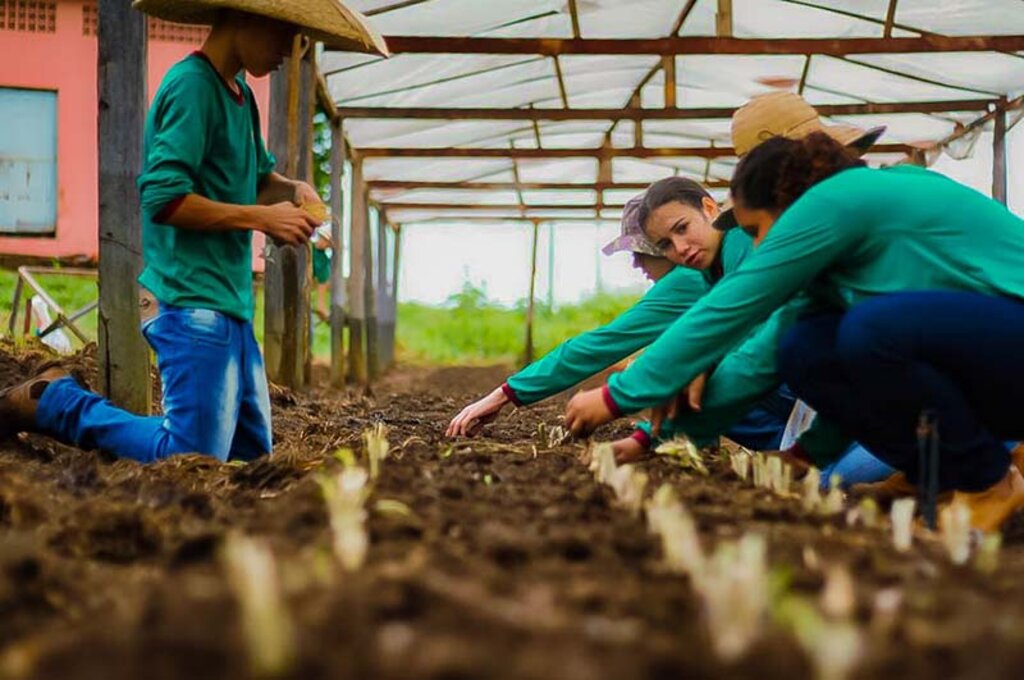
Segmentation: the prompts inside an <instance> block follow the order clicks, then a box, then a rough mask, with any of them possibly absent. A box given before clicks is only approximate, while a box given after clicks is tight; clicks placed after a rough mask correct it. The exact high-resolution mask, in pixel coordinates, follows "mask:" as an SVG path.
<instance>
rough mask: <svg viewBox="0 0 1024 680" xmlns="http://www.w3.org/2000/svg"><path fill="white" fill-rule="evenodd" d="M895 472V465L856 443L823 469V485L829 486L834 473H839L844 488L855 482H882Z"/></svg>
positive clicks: (823, 486) (825, 487)
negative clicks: (880, 458)
mask: <svg viewBox="0 0 1024 680" xmlns="http://www.w3.org/2000/svg"><path fill="white" fill-rule="evenodd" d="M894 472H896V469H895V468H894V467H892V466H891V465H888V464H887V463H885V462H883V461H881V460H879V459H878V458H876V457H875V456H873V455H872V454H871V452H870V451H868V450H867V449H865V448H864V447H863V446H861V445H860V444H854V445H853V446H851V447H850V448H848V449H847V450H846V451H845V452H844V453H843V455H842V457H841V458H840V459H839V460H837V461H836V462H835V463H832V465H829V466H828V467H827V468H825V469H824V470H822V471H821V487H822V488H823V489H827V488H828V486H829V480H830V479H831V477H832V475H839V479H840V483H841V484H842V486H843V488H844V489H848V488H849V487H851V486H853V485H854V484H870V483H872V482H880V481H882V480H883V479H885V478H886V477H889V476H890V475H892V474H893V473H894Z"/></svg>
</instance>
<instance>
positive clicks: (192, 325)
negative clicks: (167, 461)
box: [146, 307, 242, 461]
mask: <svg viewBox="0 0 1024 680" xmlns="http://www.w3.org/2000/svg"><path fill="white" fill-rule="evenodd" d="M237 324H238V322H237V320H235V319H232V318H231V317H229V316H227V315H225V314H222V313H221V312H217V311H214V310H209V309H191V308H187V309H186V308H177V307H170V308H168V307H165V308H164V309H163V310H162V311H161V313H160V315H159V316H157V317H156V318H155V319H154V320H153V321H152V322H150V324H149V325H148V326H147V327H146V337H147V338H148V339H149V342H150V344H152V346H153V349H155V350H156V354H157V361H158V363H159V366H160V377H161V380H162V381H163V401H164V422H163V428H164V430H165V432H166V433H167V436H166V437H165V438H164V440H163V441H162V442H161V446H160V450H159V453H158V456H157V457H159V458H162V457H164V456H167V455H171V454H174V453H204V454H207V455H210V456H213V457H215V458H217V459H218V460H221V461H226V460H227V459H228V452H229V451H230V449H231V440H232V438H233V437H234V433H235V427H236V425H237V422H238V412H239V407H240V404H241V394H242V361H241V355H242V352H241V348H242V343H241V337H240V334H239V332H238V328H237Z"/></svg>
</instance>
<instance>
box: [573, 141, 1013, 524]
mask: <svg viewBox="0 0 1024 680" xmlns="http://www.w3.org/2000/svg"><path fill="white" fill-rule="evenodd" d="M731 189H732V195H733V198H734V200H735V202H736V211H735V214H736V218H737V222H738V223H739V225H740V226H742V227H743V229H744V230H745V231H747V232H749V233H750V234H752V235H754V237H755V239H756V240H757V241H758V243H759V246H758V248H757V249H756V250H755V251H754V252H753V253H752V254H751V255H750V256H749V257H748V258H747V260H746V262H745V263H744V265H743V266H742V267H740V269H739V270H737V271H736V272H734V273H733V274H732V275H731V276H729V277H727V278H726V279H724V280H723V281H722V282H721V283H720V284H719V285H718V286H716V287H715V289H714V290H712V291H711V292H710V293H709V294H708V295H706V296H705V297H704V298H702V299H701V301H700V302H698V303H697V304H696V305H694V306H693V308H691V309H690V310H689V311H688V312H687V313H686V314H684V315H683V316H682V317H681V318H680V319H679V320H678V321H677V322H676V323H675V324H673V326H672V327H671V328H670V329H669V330H668V331H666V332H665V333H664V334H663V335H662V336H661V337H660V338H659V339H658V340H657V341H656V342H655V343H653V344H652V345H651V346H650V347H649V348H648V349H647V351H646V352H644V354H643V355H641V356H640V357H639V358H638V359H637V360H636V361H635V362H634V363H633V364H632V365H631V366H630V367H628V368H627V369H626V370H625V371H623V372H621V373H618V374H616V375H613V376H611V378H610V379H609V381H608V384H607V385H606V386H605V388H604V389H599V390H591V391H590V392H584V393H581V394H579V395H577V396H576V397H574V398H573V400H572V401H571V402H570V403H569V406H568V409H567V414H566V423H567V425H568V426H569V427H570V429H571V430H572V431H573V432H575V433H582V432H586V431H589V430H591V429H593V428H594V427H596V426H598V425H600V424H602V423H605V422H608V421H609V420H611V419H612V418H613V417H614V416H615V414H616V412H617V411H621V412H632V411H636V410H639V409H641V408H644V407H648V406H653V405H657V404H660V403H664V402H665V401H667V400H668V399H669V398H671V397H673V395H675V394H676V393H677V392H679V391H680V390H681V389H682V388H683V387H685V386H686V385H687V384H688V383H689V382H690V381H692V380H693V379H694V378H695V377H696V376H697V375H699V374H700V373H701V372H703V371H705V370H707V369H708V368H709V367H710V366H711V365H712V364H713V363H714V362H715V361H717V360H718V359H719V358H720V357H722V356H723V355H724V354H725V353H726V351H727V348H729V347H731V346H733V345H734V344H735V343H736V342H738V341H740V340H741V339H742V338H743V337H745V336H746V335H747V334H749V333H750V331H751V329H752V328H754V327H756V325H757V324H758V323H760V322H762V321H763V320H764V319H766V318H768V317H769V316H770V315H771V314H773V313H774V312H775V311H776V310H777V309H778V308H779V307H780V306H782V305H785V304H786V303H787V302H789V301H790V300H792V299H793V298H794V297H795V296H796V295H798V294H799V293H801V292H804V293H806V294H807V295H808V297H809V298H810V299H812V300H814V301H823V300H826V301H828V304H827V305H822V306H820V307H819V308H818V310H817V311H816V312H814V313H808V314H805V315H803V316H801V317H800V318H798V319H796V320H795V321H794V323H792V325H791V327H790V328H788V329H787V331H786V333H785V335H784V336H783V337H782V339H781V341H780V342H779V345H778V362H779V374H780V376H781V377H782V379H783V380H784V381H785V382H786V383H787V384H788V385H789V386H790V388H791V389H792V390H793V391H794V392H795V393H796V394H797V396H799V397H800V398H801V399H803V400H804V401H806V402H807V403H808V404H810V405H811V406H812V407H814V408H815V409H816V410H817V411H818V413H819V414H821V415H822V416H823V417H825V418H827V419H828V420H830V421H832V422H834V423H836V424H837V425H838V426H839V428H840V429H841V430H842V431H843V432H844V433H846V434H848V435H849V436H852V437H854V438H855V439H856V440H857V441H860V442H862V443H864V445H865V446H867V447H868V448H869V449H870V450H871V451H872V452H874V453H875V454H876V455H878V457H879V458H881V459H882V460H883V461H885V462H886V463H888V464H890V465H892V466H893V467H894V468H896V469H897V470H899V471H901V472H902V473H903V474H904V475H905V476H906V478H907V479H908V481H909V482H910V483H911V484H913V483H916V481H917V479H918V477H919V472H920V471H919V470H918V469H917V444H916V436H915V430H916V426H917V422H918V419H919V417H920V415H921V413H922V412H924V411H931V412H933V413H934V414H935V415H936V417H937V419H938V427H939V432H940V433H941V440H940V469H939V471H938V477H939V485H940V489H942V490H950V491H954V492H955V494H954V497H955V498H954V500H960V501H962V502H964V503H966V504H967V506H968V507H969V508H970V509H971V511H972V523H973V525H974V526H975V528H977V529H980V530H982V531H993V530H996V529H998V528H999V527H1000V526H1001V525H1002V523H1003V522H1004V521H1005V520H1006V519H1007V518H1008V517H1009V516H1010V515H1011V514H1012V513H1013V512H1014V511H1015V510H1017V509H1018V508H1020V507H1021V506H1024V478H1022V476H1021V473H1020V471H1019V470H1018V468H1017V466H1016V465H1013V464H1011V456H1010V454H1009V452H1008V451H1007V449H1006V448H1005V446H1004V445H1003V444H1002V440H1005V439H1017V438H1020V437H1022V436H1024V421H1022V420H1021V419H1020V417H1019V409H1018V408H1017V404H1019V403H1020V401H1021V399H1022V398H1024V380H1021V376H1024V354H1022V353H1021V352H1020V351H1019V349H1020V346H1021V343H1022V342H1024V304H1022V297H1024V220H1021V219H1020V218H1018V217H1016V216H1015V215H1013V214H1012V213H1010V212H1009V211H1008V210H1007V209H1006V208H1005V207H1004V206H1002V205H1000V204H999V203H997V202H995V201H993V200H992V199H990V198H988V197H986V196H984V195H982V194H980V193H978V192H976V191H974V190H972V189H970V188H968V187H965V186H963V185H961V184H959V183H957V182H955V181H953V180H951V179H949V178H947V177H944V176H942V175H940V174H938V173H934V172H931V171H928V170H925V169H922V168H917V167H911V166H899V167H894V168H886V169H881V170H874V169H870V168H867V167H865V165H864V163H863V162H862V161H860V160H859V159H858V158H857V157H856V156H854V155H852V154H851V153H850V152H849V151H847V150H846V149H844V148H843V147H842V146H841V145H839V144H837V143H836V142H835V141H834V140H832V139H830V138H829V137H828V136H827V135H824V134H819V133H815V134H812V135H810V136H809V137H807V138H806V139H804V140H801V141H793V140H788V139H783V138H776V139H770V140H768V141H766V142H764V143H763V144H762V145H761V146H759V147H758V148H756V149H754V150H753V151H751V152H750V153H749V154H748V155H747V156H746V157H745V158H744V159H743V160H742V161H741V162H740V164H739V166H738V167H737V170H736V173H735V176H734V177H733V180H732V186H731ZM684 340H685V341H684ZM655 377H656V378H657V379H655ZM610 406H613V407H614V408H610Z"/></svg>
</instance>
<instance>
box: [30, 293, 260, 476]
mask: <svg viewBox="0 0 1024 680" xmlns="http://www.w3.org/2000/svg"><path fill="white" fill-rule="evenodd" d="M142 333H143V335H144V336H145V337H146V340H147V342H149V344H150V346H151V347H152V348H153V350H154V351H155V352H156V357H157V365H158V367H159V369H160V379H161V381H162V383H163V405H164V415H163V416H150V417H144V416H138V415H135V414H132V413H128V412H127V411H123V410H121V409H119V408H117V407H116V406H114V405H113V404H111V403H110V402H109V401H107V400H106V399H103V398H102V397H100V396H99V395H97V394H95V393H93V392H89V391H88V390H85V389H83V388H82V387H80V386H79V385H78V383H76V382H75V381H74V380H72V379H71V378H63V379H61V380H58V381H56V382H53V383H51V384H50V386H49V387H47V388H46V390H45V391H44V392H43V395H42V397H41V398H40V400H39V408H38V411H37V414H36V421H37V424H38V426H39V428H40V429H41V430H42V431H43V432H45V433H47V434H49V435H51V436H53V437H54V438H56V439H58V440H60V441H63V442H65V443H68V444H72V445H74V446H77V447H79V448H83V449H102V450H104V451H107V452H109V453H112V454H114V455H116V456H118V457H120V458H131V459H133V460H137V461H140V462H143V463H149V462H152V461H155V460H160V459H161V458H166V457H167V456H171V455H174V454H176V453H204V454H207V455H210V456H213V457H215V458H217V459H218V460H221V461H226V460H228V459H229V458H231V459H240V460H252V459H254V458H256V457H257V456H260V455H262V454H264V453H270V451H271V448H272V441H273V440H272V434H271V427H270V396H269V392H268V390H267V376H266V372H265V371H264V368H263V357H262V356H261V355H260V349H259V346H258V345H257V344H256V337H255V336H254V335H253V330H252V323H251V322H248V321H242V320H240V319H236V318H233V317H230V316H227V315H225V314H222V313H220V312H215V311H213V310H210V309H186V308H181V307H172V306H169V305H162V306H161V310H160V313H159V315H157V316H156V317H154V318H153V319H150V320H149V321H147V322H146V323H145V324H144V325H143V328H142Z"/></svg>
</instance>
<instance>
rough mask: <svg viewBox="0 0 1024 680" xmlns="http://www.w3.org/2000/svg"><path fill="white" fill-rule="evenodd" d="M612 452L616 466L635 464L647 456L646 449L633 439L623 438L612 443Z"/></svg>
mask: <svg viewBox="0 0 1024 680" xmlns="http://www.w3.org/2000/svg"><path fill="white" fill-rule="evenodd" d="M612 451H613V452H614V453H615V463H616V464H617V465H625V464H626V463H635V462H637V461H640V460H643V459H644V458H646V457H647V454H648V450H647V447H646V446H644V445H643V444H642V443H641V442H639V441H637V440H636V439H635V438H633V437H623V438H622V439H617V440H615V441H613V442H612Z"/></svg>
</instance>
